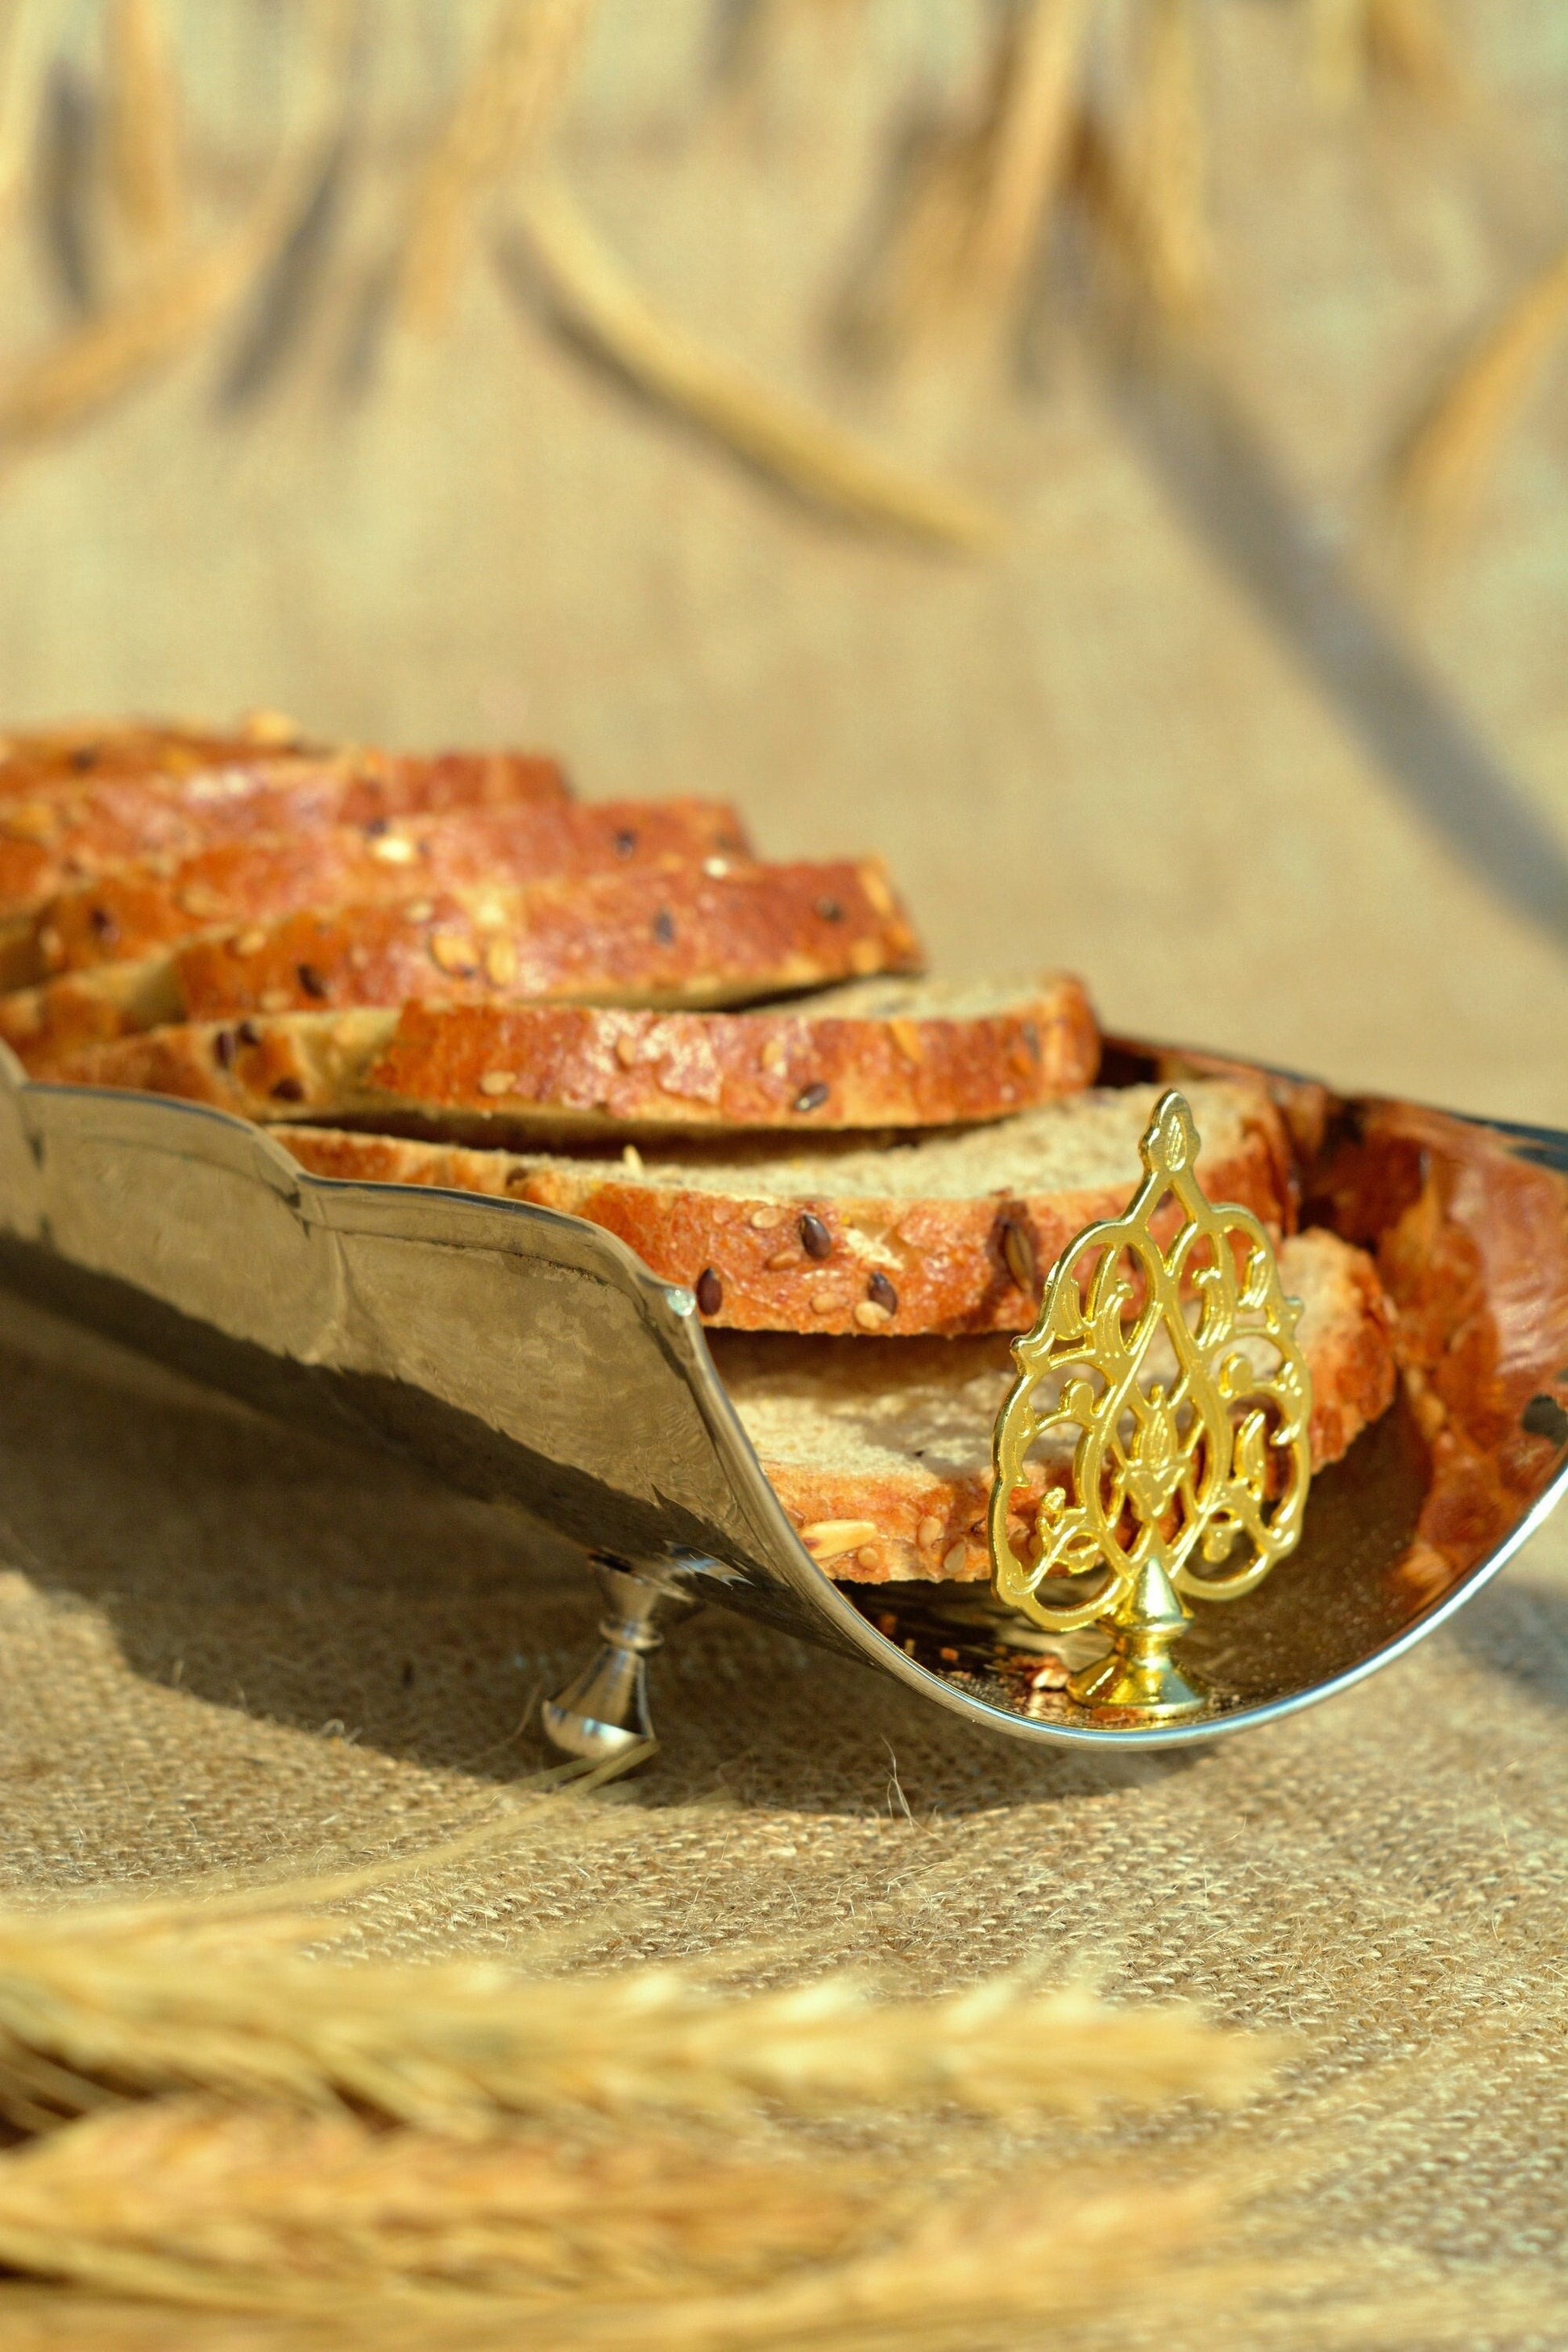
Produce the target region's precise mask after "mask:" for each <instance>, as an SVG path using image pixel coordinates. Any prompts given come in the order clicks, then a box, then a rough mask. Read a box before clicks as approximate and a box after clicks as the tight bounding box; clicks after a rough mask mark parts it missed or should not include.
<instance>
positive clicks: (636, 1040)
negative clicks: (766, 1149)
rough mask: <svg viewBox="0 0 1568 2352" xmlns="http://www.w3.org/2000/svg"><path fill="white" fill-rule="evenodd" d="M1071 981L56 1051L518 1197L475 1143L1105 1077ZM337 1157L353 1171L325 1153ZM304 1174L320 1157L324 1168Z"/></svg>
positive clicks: (954, 1111)
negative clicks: (313, 1125) (466, 1144)
mask: <svg viewBox="0 0 1568 2352" xmlns="http://www.w3.org/2000/svg"><path fill="white" fill-rule="evenodd" d="M1099 1054H1100V1039H1099V1034H1098V1032H1097V1030H1096V1028H1095V1024H1094V1015H1093V1013H1092V1012H1091V1011H1090V1009H1089V1001H1088V999H1087V997H1086V996H1085V994H1084V992H1083V989H1082V986H1081V984H1080V983H1079V982H1078V981H1076V980H1073V979H1071V978H1069V977H1068V976H1067V975H1065V974H1062V973H1055V974H1051V975H1048V976H1047V978H1045V979H1043V980H1039V981H1036V982H1026V983H1021V984H1020V985H1018V986H1016V987H1014V988H994V989H985V988H978V987H976V988H955V987H952V986H945V987H944V986H939V985H933V984H931V983H930V982H919V981H862V982H851V983H850V984H849V985H848V986H847V987H844V988H835V989H827V990H825V991H824V992H822V993H821V994H820V995H816V996H812V997H806V998H803V999H801V1000H799V1001H798V1002H795V1003H785V1004H774V1005H769V1006H766V1007H765V1008H763V1009H762V1010H760V1011H757V1012H754V1013H641V1012H635V1011H630V1010H626V1009H621V1008H610V1007H598V1006H586V1005H554V1004H529V1005H471V1004H461V1005H454V1004H408V1005H405V1006H404V1007H403V1008H402V1009H401V1010H400V1011H396V1012H390V1011H389V1012H379V1011H370V1010H367V1011H363V1012H357V1013H273V1014H266V1013H263V1014H258V1015H255V1016H253V1017H251V1018H250V1019H248V1020H246V1021H243V1022H205V1023H200V1024H184V1025H182V1026H178V1027H174V1028H167V1029H154V1030H152V1031H150V1032H149V1033H148V1034H146V1035H145V1036H139V1037H122V1038H120V1039H117V1040H116V1041H115V1042H114V1043H113V1044H111V1045H91V1046H88V1047H86V1048H85V1049H83V1050H82V1051H81V1052H79V1053H77V1054H74V1055H68V1056H65V1057H63V1058H62V1059H61V1060H60V1061H59V1063H58V1065H57V1066H56V1073H55V1074H56V1076H59V1077H63V1078H68V1079H72V1080H76V1081H78V1082H79V1083H81V1084H84V1085H89V1086H110V1087H139V1088H140V1089H142V1091H143V1092H145V1093H151V1094H168V1095H182V1096H184V1097H185V1098H186V1099H187V1100H190V1101H195V1102H205V1103H212V1104H213V1105H215V1106H216V1108H219V1109H222V1110H228V1111H234V1112H237V1114H239V1115H240V1116H241V1117H243V1118H254V1119H259V1120H263V1121H268V1120H274V1119H297V1118H312V1119H321V1120H331V1121H334V1122H340V1121H344V1120H353V1121H354V1122H355V1123H356V1124H358V1125H360V1126H362V1127H370V1128H372V1129H387V1128H389V1127H390V1128H392V1129H395V1130H396V1133H395V1135H393V1134H387V1133H370V1134H360V1135H342V1134H339V1133H336V1132H334V1131H333V1130H331V1129H326V1128H323V1129H322V1131H321V1134H320V1135H319V1136H318V1137H316V1138H314V1139H313V1140H312V1139H310V1138H307V1139H306V1141H308V1142H310V1146H311V1149H312V1150H315V1151H316V1152H317V1153H318V1155H324V1156H323V1157H321V1167H322V1172H324V1173H326V1174H329V1175H336V1174H339V1173H342V1174H344V1175H361V1176H365V1177H370V1178H375V1179H381V1180H384V1181H393V1182H397V1183H406V1184H448V1185H455V1186H457V1187H458V1189H459V1190H467V1191H470V1192H502V1193H504V1192H509V1191H511V1190H514V1189H515V1188H516V1185H517V1183H518V1182H519V1181H521V1169H522V1165H523V1163H522V1162H521V1161H520V1160H515V1159H513V1158H511V1157H510V1156H509V1154H508V1153H507V1152H505V1151H504V1150H490V1149H486V1150H479V1151H462V1150H456V1151H454V1150H451V1149H449V1148H448V1146H447V1144H440V1145H436V1144H430V1143H426V1142H417V1141H407V1140H405V1138H407V1137H409V1136H412V1135H417V1136H421V1137H429V1136H435V1135H440V1136H443V1137H445V1138H448V1139H449V1138H454V1137H456V1138H460V1139H461V1138H467V1139H478V1140H479V1141H480V1142H481V1143H483V1144H485V1145H489V1144H492V1143H494V1142H495V1141H497V1140H498V1139H500V1140H506V1139H520V1140H522V1141H531V1143H532V1144H533V1145H535V1146H537V1145H538V1143H539V1142H540V1139H541V1138H542V1137H546V1138H563V1137H573V1138H576V1137H597V1138H601V1139H602V1138H603V1137H604V1136H605V1134H606V1132H608V1133H609V1134H611V1135H613V1136H615V1137H616V1138H617V1139H618V1138H621V1137H624V1136H625V1135H626V1133H627V1132H628V1131H629V1132H632V1133H635V1134H636V1135H637V1136H638V1137H639V1138H647V1137H650V1136H652V1135H654V1134H658V1133H679V1134H693V1133H694V1134H702V1133H704V1132H708V1131H712V1130H715V1129H717V1130H723V1129H739V1130H745V1129H782V1130H790V1129H795V1130H798V1131H800V1132H801V1133H803V1134H804V1135H805V1136H807V1137H809V1136H810V1135H812V1134H813V1133H819V1132H824V1131H826V1132H831V1131H833V1130H835V1129H843V1128H868V1127H870V1128H882V1129H894V1128H923V1127H942V1126H948V1125H952V1124H954V1123H956V1122H959V1121H962V1120H974V1119H988V1118H1000V1117H1001V1116H1002V1115H1003V1114H1004V1113H1005V1112H1007V1111H1012V1110H1018V1109H1026V1108H1030V1107H1032V1106H1033V1105H1035V1104H1037V1103H1040V1102H1047V1101H1050V1100H1051V1099H1053V1098H1054V1097H1057V1096H1058V1095H1064V1094H1070V1093H1072V1092H1074V1091H1075V1090H1076V1089H1077V1088H1078V1087H1081V1086H1084V1085H1087V1084H1088V1083H1089V1080H1090V1079H1091V1078H1092V1077H1093V1076H1094V1074H1095V1069H1096V1066H1097V1064H1098V1060H1099ZM334 1151H337V1152H339V1153H341V1154H342V1167H341V1169H340V1168H339V1167H338V1166H336V1165H328V1164H327V1162H328V1161H329V1160H331V1155H332V1153H333V1152H334ZM311 1164H312V1165H314V1164H317V1163H316V1162H315V1161H312V1162H311Z"/></svg>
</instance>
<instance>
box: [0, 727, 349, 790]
mask: <svg viewBox="0 0 1568 2352" xmlns="http://www.w3.org/2000/svg"><path fill="white" fill-rule="evenodd" d="M322 748H323V747H321V746H320V745H315V746H312V745H309V744H308V743H307V742H306V740H305V735H304V731H303V730H302V729H301V728H299V727H296V726H295V724H294V722H293V720H292V719H284V718H281V717H279V714H278V712H277V711H275V710H258V711H253V712H251V713H250V714H249V715H248V716H247V717H246V718H244V719H240V720H238V721H237V724H236V725H235V726H233V727H199V726H193V725H191V724H190V723H189V722H184V723H181V722H177V721H174V720H171V719H117V720H113V721H111V722H110V724H108V725H107V726H106V725H104V724H103V723H102V722H100V721H96V722H95V721H83V722H82V723H80V724H79V725H77V726H74V727H46V728H38V729H33V730H26V731H24V732H15V731H8V732H6V733H5V734H3V735H0V794H5V793H27V792H36V791H37V790H38V789H39V788H40V787H44V788H47V786H48V785H49V784H51V783H53V782H57V781H59V780H62V779H63V780H65V781H67V782H79V781H80V780H81V778H82V777H83V776H139V775H147V774H163V775H189V774H191V773H193V772H195V770H196V769H198V768H213V767H222V766H225V765H226V763H227V762H228V761H232V760H254V759H256V758H257V757H258V754H261V753H271V754H278V755H284V754H289V753H298V752H304V751H309V750H315V751H320V750H321V749H322Z"/></svg>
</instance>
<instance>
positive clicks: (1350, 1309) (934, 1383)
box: [710, 1229, 1394, 1584]
mask: <svg viewBox="0 0 1568 2352" xmlns="http://www.w3.org/2000/svg"><path fill="white" fill-rule="evenodd" d="M1279 1269H1280V1273H1281V1275H1282V1276H1283V1278H1284V1283H1285V1287H1286V1290H1287V1291H1288V1292H1289V1294H1291V1295H1292V1296H1293V1297H1298V1298H1300V1300H1301V1302H1302V1305H1303V1308H1304V1312H1303V1314H1302V1317H1301V1321H1300V1326H1299V1327H1298V1336H1299V1338H1300V1342H1301V1347H1302V1350H1303V1352H1304V1354H1305V1355H1306V1358H1307V1360H1308V1363H1309V1365H1310V1369H1311V1374H1312V1387H1313V1409H1312V1421H1311V1449H1312V1462H1313V1466H1314V1468H1316V1469H1321V1468H1322V1467H1323V1466H1324V1465H1326V1464H1328V1463H1330V1462H1333V1461H1336V1460H1337V1459H1338V1458H1339V1456H1340V1455H1341V1454H1343V1453H1344V1452H1345V1451H1346V1449H1347V1448H1348V1447H1349V1445H1350V1444H1351V1443H1352V1440H1353V1439H1354V1438H1355V1437H1356V1436H1357V1435H1358V1434H1359V1433H1360V1432H1361V1431H1362V1430H1363V1429H1364V1428H1365V1427H1366V1425H1367V1423H1369V1422H1372V1421H1374V1420H1375V1419H1376V1418H1377V1417H1378V1415H1379V1414H1380V1413H1382V1412H1384V1411H1385V1410H1386V1408H1387V1407H1388V1405H1389V1404H1390V1403H1391V1402H1392V1401H1393V1397H1394V1349H1393V1344H1392V1339H1391V1322H1392V1317H1391V1310H1390V1308H1389V1306H1388V1302H1387V1300H1386V1298H1385V1297H1384V1293H1383V1287H1382V1285H1381V1284H1380V1283H1379V1281H1378V1278H1377V1273H1376V1269H1375V1268H1374V1266H1373V1263H1372V1260H1371V1259H1370V1258H1369V1257H1367V1256H1366V1255H1364V1254H1363V1252H1362V1251H1361V1250H1358V1249H1352V1247H1351V1245H1350V1244H1349V1243H1347V1242H1342V1241H1341V1240H1340V1239H1339V1238H1338V1236H1337V1235H1336V1234H1331V1233H1327V1232H1325V1231H1323V1230H1321V1229H1316V1230H1314V1231H1312V1232H1310V1233H1303V1234H1296V1235H1294V1236H1293V1237H1292V1238H1291V1239H1290V1240H1289V1241H1287V1242H1285V1243H1284V1244H1282V1246H1281V1248H1280V1252H1279ZM710 1344H711V1346H712V1349H713V1359H714V1361H715V1363H716V1364H717V1366H718V1368H719V1375H720V1378H721V1380H722V1381H723V1382H724V1385H725V1387H726V1388H727V1389H728V1391H729V1392H730V1395H731V1398H732V1400H733V1402H734V1405H735V1409H736V1411H737V1412H738V1413H739V1414H740V1417H741V1422H742V1427H743V1428H744V1429H745V1432H746V1434H747V1436H748V1437H749V1438H750V1439H751V1441H752V1444H753V1445H754V1446H755V1448H756V1450H757V1454H758V1456H759V1458H760V1460H761V1462H762V1465H763V1469H764V1471H765V1472H766V1473H767V1475H768V1478H769V1480H770V1482H771V1483H772V1485H773V1488H774V1490H775V1492H776V1493H777V1495H778V1496H779V1499H780V1501H781V1502H782V1503H783V1505H784V1508H785V1510H786V1511H787V1512H788V1514H789V1516H790V1517H791V1519H792V1520H793V1521H794V1522H795V1526H796V1528H798V1529H799V1531H800V1536H801V1540H802V1541H803V1543H804V1544H805V1547H806V1549H807V1550H808V1551H810V1552H811V1553H812V1554H813V1555H814V1557H815V1558H816V1559H818V1560H820V1562H821V1563H822V1565H823V1567H824V1568H825V1569H826V1570H827V1571H828V1573H829V1574H830V1575H832V1576H835V1577H838V1578H840V1579H843V1580H847V1581H851V1582H856V1583H870V1584H882V1583H886V1582H888V1581H889V1580H892V1579H895V1578H927V1579H932V1578H935V1579H942V1578H964V1579H975V1578H984V1577H986V1576H988V1575H989V1573H990V1561H989V1553H988V1549H987V1544H986V1532H985V1515H986V1510H987V1507H988V1502H989V1496H990V1491H991V1434H992V1429H993V1427H994V1423H995V1419H996V1415H997V1413H998V1412H1000V1410H1001V1407H1002V1403H1003V1400H1004V1399H1005V1395H1006V1393H1007V1388H1008V1385H1009V1382H1010V1381H1011V1380H1012V1378H1013V1373H1014V1368H1013V1363H1012V1357H1011V1351H1010V1349H1009V1348H1008V1345H1007V1343H1006V1341H1005V1340H1004V1339H874V1340H868V1341H867V1342H865V1343H864V1344H862V1345H860V1346H858V1347H853V1348H849V1347H845V1346H844V1345H843V1344H842V1342H839V1341H835V1340H832V1339H786V1338H782V1337H779V1336H776V1335H775V1336H773V1337H771V1338H760V1337H746V1336H743V1335H742V1334H740V1333H731V1332H725V1331H718V1332H715V1333H713V1334H712V1337H711V1342H710ZM1044 1476H1045V1474H1044V1471H1043V1470H1037V1473H1036V1478H1035V1483H1034V1485H1033V1486H1032V1488H1031V1491H1030V1493H1029V1495H1028V1496H1027V1497H1025V1496H1023V1495H1022V1493H1020V1496H1019V1497H1018V1503H1019V1509H1018V1521H1019V1530H1020V1531H1022V1530H1025V1529H1026V1528H1028V1527H1029V1525H1030V1522H1031V1521H1032V1519H1033V1517H1034V1512H1035V1509H1036V1508H1037V1498H1038V1494H1039V1491H1040V1488H1041V1486H1043V1484H1044Z"/></svg>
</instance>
